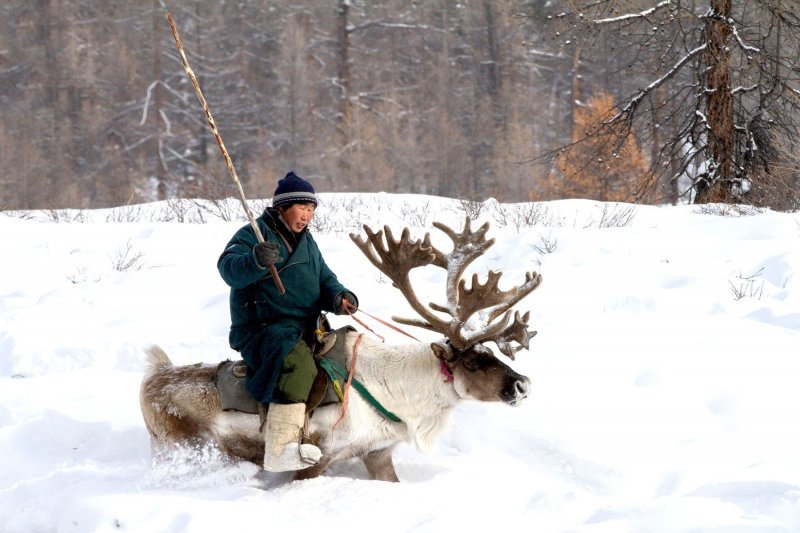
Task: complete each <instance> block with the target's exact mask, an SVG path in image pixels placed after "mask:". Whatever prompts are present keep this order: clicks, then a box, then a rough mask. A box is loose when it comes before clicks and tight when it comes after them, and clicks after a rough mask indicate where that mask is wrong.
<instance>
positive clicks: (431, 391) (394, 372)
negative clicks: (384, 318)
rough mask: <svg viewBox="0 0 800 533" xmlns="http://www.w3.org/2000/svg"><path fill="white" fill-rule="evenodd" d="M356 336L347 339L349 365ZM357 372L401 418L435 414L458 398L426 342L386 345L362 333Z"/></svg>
mask: <svg viewBox="0 0 800 533" xmlns="http://www.w3.org/2000/svg"><path fill="white" fill-rule="evenodd" d="M357 337H358V335H357V334H355V335H352V338H350V337H348V339H347V343H346V349H347V353H348V354H350V355H349V357H348V361H347V364H348V365H350V364H351V362H352V357H353V356H352V354H353V347H354V345H355V339H356V338H357ZM356 375H357V377H358V379H360V380H362V382H363V383H364V385H365V386H366V387H367V389H369V390H370V392H371V393H372V394H373V395H375V396H376V397H377V398H378V400H379V401H380V402H381V404H383V405H384V407H386V408H387V409H389V410H390V411H392V412H393V413H395V414H397V415H398V416H399V417H400V418H401V419H403V420H406V418H408V417H413V418H419V417H424V416H438V415H440V414H441V412H442V411H448V412H449V411H450V410H452V409H453V408H454V407H455V405H456V404H457V403H458V402H459V397H458V394H457V393H456V392H455V389H454V387H453V383H452V382H448V381H447V379H446V378H445V376H444V375H442V373H441V366H440V361H439V359H438V358H436V356H435V355H434V354H433V350H431V348H430V345H429V344H428V343H418V344H404V345H387V344H384V343H381V342H378V341H375V340H373V339H371V338H368V337H366V336H364V337H363V338H362V340H361V342H360V344H359V347H358V353H357V354H356ZM404 415H405V416H404Z"/></svg>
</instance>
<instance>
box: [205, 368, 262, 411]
mask: <svg viewBox="0 0 800 533" xmlns="http://www.w3.org/2000/svg"><path fill="white" fill-rule="evenodd" d="M246 369H247V367H246V366H245V363H244V361H242V360H238V361H230V360H228V361H223V362H221V363H220V364H219V366H218V367H217V372H216V374H214V386H216V387H217V390H218V391H219V401H220V404H221V405H222V410H223V411H231V410H232V411H241V412H243V413H251V414H258V402H257V401H256V400H255V399H254V398H253V397H252V396H251V395H250V393H249V392H248V391H247V389H246V388H245V386H244V377H245V374H246V371H247V370H246Z"/></svg>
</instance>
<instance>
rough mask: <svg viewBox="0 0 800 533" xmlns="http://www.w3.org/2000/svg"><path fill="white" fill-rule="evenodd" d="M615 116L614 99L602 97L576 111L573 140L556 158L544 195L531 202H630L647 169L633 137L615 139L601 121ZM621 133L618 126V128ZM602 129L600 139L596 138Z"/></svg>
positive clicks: (604, 95) (606, 95)
mask: <svg viewBox="0 0 800 533" xmlns="http://www.w3.org/2000/svg"><path fill="white" fill-rule="evenodd" d="M613 112H614V99H613V97H612V96H611V95H609V94H605V93H601V94H598V95H595V96H593V97H592V98H591V99H589V101H588V102H587V103H586V104H585V106H583V107H579V108H577V109H576V114H575V126H574V128H573V132H574V135H575V138H576V140H580V139H585V141H583V142H578V143H576V144H575V145H573V146H572V147H571V149H566V150H564V151H563V152H562V154H561V155H560V156H559V157H558V158H557V160H556V162H555V164H554V165H553V168H552V170H551V171H550V174H549V175H548V176H547V179H546V180H545V184H544V189H545V190H544V193H542V194H539V195H534V198H537V197H542V198H545V199H556V198H591V199H596V200H602V201H615V202H629V201H632V200H633V197H634V194H633V193H634V190H635V188H636V184H637V183H638V182H640V181H641V180H643V179H646V176H648V174H649V172H650V169H649V168H648V161H647V159H648V158H647V157H646V156H645V154H644V153H643V152H642V150H641V149H640V148H639V147H638V146H637V145H636V141H635V139H634V138H633V136H632V135H627V134H625V133H626V132H620V133H622V135H619V137H621V138H617V136H615V135H614V133H613V131H612V130H611V128H609V127H608V126H605V125H604V124H603V123H604V121H606V120H608V118H609V117H610V116H611V115H612V114H613ZM617 127H618V128H620V129H621V125H620V126H617ZM598 128H604V129H605V131H604V134H603V135H596V134H595V132H596V131H597V129H598Z"/></svg>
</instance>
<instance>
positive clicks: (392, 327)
mask: <svg viewBox="0 0 800 533" xmlns="http://www.w3.org/2000/svg"><path fill="white" fill-rule="evenodd" d="M343 302H344V308H345V310H346V311H347V314H348V315H350V318H352V319H353V320H355V321H356V323H358V324H359V325H360V326H361V327H363V328H364V329H366V330H367V331H369V332H370V333H372V334H373V335H375V336H376V337H378V338H379V339H380V340H381V342H386V339H384V338H383V336H381V335H378V334H377V333H376V332H375V330H374V329H372V328H371V327H369V326H368V325H366V324H365V323H364V322H363V321H361V320H359V319H358V317H356V315H355V313H358V312H361V313H364V314H365V315H367V316H368V317H370V318H371V319H372V320H375V321H376V322H380V323H381V324H383V325H384V326H386V327H387V328H391V329H393V330H395V331H396V332H398V333H402V334H403V335H405V336H406V337H408V338H410V339H413V340H415V341H417V342H422V341H421V340H419V339H418V338H416V337H415V336H414V335H412V334H410V333H408V332H406V331H403V330H402V329H400V328H398V327H397V326H395V325H393V324H390V323H388V322H386V321H385V320H381V319H380V318H378V317H376V316H374V315H371V314H369V313H367V312H366V311H364V310H363V309H358V308H357V307H356V306H354V305H353V304H351V303H350V302H349V301H348V300H347V299H346V298H345V299H344V300H343ZM351 309H352V310H353V311H355V313H354V312H353V311H351Z"/></svg>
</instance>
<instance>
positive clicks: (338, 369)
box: [319, 358, 402, 422]
mask: <svg viewBox="0 0 800 533" xmlns="http://www.w3.org/2000/svg"><path fill="white" fill-rule="evenodd" d="M319 366H321V367H322V369H323V370H325V372H327V373H328V376H330V378H331V379H332V380H333V381H337V375H338V376H339V377H341V378H342V379H343V380H345V381H346V380H347V371H346V370H345V369H344V368H343V367H342V366H341V365H340V364H339V363H337V362H335V361H332V360H331V359H325V358H322V359H320V360H319ZM352 385H353V387H354V388H355V389H356V390H357V391H358V392H359V394H361V396H363V397H364V399H365V400H367V401H368V402H369V403H371V404H372V406H373V407H374V408H375V409H377V410H378V412H379V413H380V414H382V415H383V416H385V417H386V418H388V419H389V420H391V421H392V422H402V420H400V417H398V416H397V415H396V414H394V413H393V412H391V411H389V410H387V409H386V408H385V407H384V406H382V405H381V404H380V402H379V401H378V400H376V399H375V397H374V396H373V395H372V394H370V393H369V391H368V390H367V388H366V387H365V386H364V384H363V383H361V382H360V381H358V380H357V379H356V378H355V377H354V378H353V382H352Z"/></svg>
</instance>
